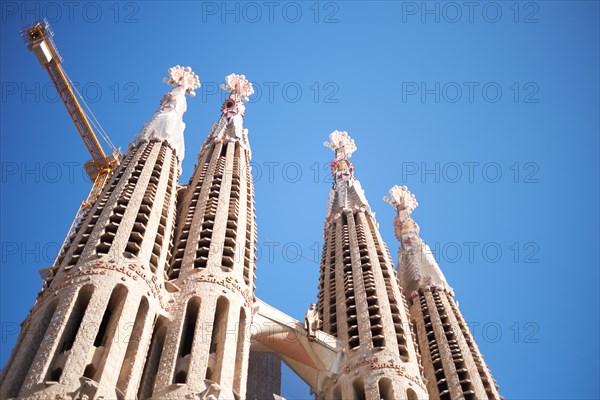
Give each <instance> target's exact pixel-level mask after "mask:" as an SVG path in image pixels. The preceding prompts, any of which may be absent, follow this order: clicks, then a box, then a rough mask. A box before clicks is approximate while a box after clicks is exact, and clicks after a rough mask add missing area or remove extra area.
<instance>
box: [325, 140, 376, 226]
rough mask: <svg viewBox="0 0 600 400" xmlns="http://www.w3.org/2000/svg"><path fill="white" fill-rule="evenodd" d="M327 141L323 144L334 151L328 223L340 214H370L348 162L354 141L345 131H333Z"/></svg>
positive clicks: (354, 147)
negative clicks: (359, 212)
mask: <svg viewBox="0 0 600 400" xmlns="http://www.w3.org/2000/svg"><path fill="white" fill-rule="evenodd" d="M329 140H330V141H329V142H325V143H323V144H324V145H325V147H328V148H330V149H331V150H333V151H335V159H333V160H332V161H331V162H330V167H331V174H332V175H333V181H334V184H333V188H332V189H331V191H330V193H329V204H328V212H327V219H328V221H330V220H331V219H332V218H333V219H337V218H338V217H339V216H340V215H341V212H356V211H359V210H362V211H365V212H368V213H371V207H370V206H369V202H368V201H367V198H366V197H365V191H364V190H363V188H362V186H361V185H360V182H359V181H358V179H356V178H355V177H354V165H352V163H351V162H350V160H348V158H349V157H350V156H351V155H352V153H354V152H355V151H356V144H355V143H354V140H353V139H352V138H351V137H350V135H348V132H345V131H333V132H332V133H331V134H329Z"/></svg>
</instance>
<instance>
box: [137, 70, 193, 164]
mask: <svg viewBox="0 0 600 400" xmlns="http://www.w3.org/2000/svg"><path fill="white" fill-rule="evenodd" d="M163 80H164V82H165V83H167V84H169V85H171V86H173V89H171V91H169V92H167V93H166V94H165V95H164V96H163V98H162V99H161V101H160V107H159V108H158V110H156V112H155V113H154V115H152V117H151V118H150V119H149V120H148V121H147V122H146V123H145V124H144V127H143V128H142V129H141V130H140V132H139V133H138V134H137V136H136V137H135V138H134V139H133V142H132V143H131V147H139V145H140V144H141V143H145V142H151V141H160V142H162V141H166V142H168V143H169V145H170V146H171V147H172V148H173V149H175V154H176V155H177V157H178V158H179V163H180V165H181V161H182V160H183V157H184V155H185V145H184V140H183V131H184V130H185V122H183V114H184V113H185V111H186V110H187V101H186V99H185V95H186V94H188V95H190V96H195V95H196V92H194V90H196V89H198V88H199V87H200V80H199V78H198V75H195V74H194V72H193V71H192V69H191V68H190V67H185V68H184V67H181V66H179V65H177V66H175V67H173V68H169V78H164V79H163Z"/></svg>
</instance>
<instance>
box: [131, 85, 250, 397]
mask: <svg viewBox="0 0 600 400" xmlns="http://www.w3.org/2000/svg"><path fill="white" fill-rule="evenodd" d="M226 81H227V84H226V85H224V88H225V89H226V90H229V91H230V95H229V98H228V99H227V100H226V101H225V103H224V104H223V107H222V109H221V116H220V118H219V120H218V122H217V123H215V124H214V125H213V127H212V130H211V131H210V133H209V135H208V137H207V139H206V140H205V142H204V144H203V145H202V148H201V150H200V153H199V154H198V163H197V164H196V167H195V169H194V172H193V173H192V176H191V177H190V181H189V183H188V185H187V186H186V187H183V188H182V189H181V191H180V193H179V195H178V200H179V204H178V207H177V209H178V219H177V221H178V222H177V226H176V229H175V240H174V241H173V247H172V257H171V259H170V263H169V268H168V270H167V277H168V280H169V284H170V285H172V287H173V290H174V291H176V296H175V300H174V304H173V308H172V310H171V317H172V320H171V322H170V324H169V328H168V331H167V333H166V336H164V337H163V338H162V342H156V345H155V346H153V347H152V348H153V349H156V354H157V355H156V357H153V360H155V364H153V366H152V368H150V367H149V368H148V371H153V374H148V377H149V378H148V379H145V380H143V381H142V384H143V388H142V389H141V391H140V395H139V396H138V397H139V398H144V399H145V398H149V397H152V398H157V399H160V398H168V399H189V398H201V399H208V398H215V399H216V398H220V399H234V398H237V399H239V398H242V399H243V398H246V396H245V391H246V379H247V371H248V356H249V351H250V336H249V334H250V332H251V330H250V329H249V327H250V323H251V321H252V307H253V304H254V271H255V269H256V267H255V263H254V262H255V250H256V249H255V247H256V246H255V243H256V223H255V216H254V185H253V182H252V174H251V170H250V145H249V142H248V130H247V129H244V127H243V116H244V111H245V107H244V103H243V102H244V101H246V100H247V99H248V96H250V95H251V94H252V92H253V90H252V84H251V83H249V82H248V81H247V80H246V78H245V77H244V76H243V75H235V74H232V75H229V76H228V77H227V78H226ZM151 351H152V350H151ZM158 360H160V361H158ZM159 366H160V367H159Z"/></svg>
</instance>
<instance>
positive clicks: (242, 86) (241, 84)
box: [221, 74, 254, 101]
mask: <svg viewBox="0 0 600 400" xmlns="http://www.w3.org/2000/svg"><path fill="white" fill-rule="evenodd" d="M221 89H223V90H226V91H228V92H231V94H232V95H234V94H235V95H237V96H239V97H240V100H243V101H248V100H249V99H250V96H252V95H253V94H254V88H253V87H252V83H250V82H249V81H248V79H246V76H245V75H237V74H229V75H227V76H226V77H225V83H222V84H221Z"/></svg>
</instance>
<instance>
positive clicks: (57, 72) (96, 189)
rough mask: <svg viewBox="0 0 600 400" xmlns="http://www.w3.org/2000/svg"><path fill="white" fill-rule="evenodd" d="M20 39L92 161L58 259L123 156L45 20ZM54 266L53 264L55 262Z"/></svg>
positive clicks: (28, 30) (27, 29)
mask: <svg viewBox="0 0 600 400" xmlns="http://www.w3.org/2000/svg"><path fill="white" fill-rule="evenodd" d="M21 36H23V39H24V40H25V43H26V45H27V48H28V49H29V50H31V51H33V53H34V54H35V55H36V57H37V59H38V61H39V62H40V64H42V67H44V69H45V70H46V71H47V72H48V75H50V79H51V80H52V83H54V86H55V87H56V90H57V92H58V94H59V96H60V98H61V100H62V102H63V103H64V105H65V107H66V108H67V111H68V112H69V115H70V116H71V119H72V120H73V122H74V123H75V127H76V128H77V130H78V131H79V135H80V136H81V138H82V139H83V142H84V143H85V146H86V147H87V149H88V151H89V152H90V155H91V156H92V159H91V160H90V161H88V162H86V163H85V165H84V168H85V171H86V172H87V174H88V176H89V177H90V179H91V181H92V182H94V185H93V186H92V189H91V191H90V193H89V195H88V197H87V199H86V200H85V201H83V202H82V203H81V206H80V207H79V210H78V212H77V215H76V216H75V219H74V220H73V223H72V224H71V228H70V229H69V233H68V234H67V237H66V239H65V241H64V242H63V244H62V246H61V249H60V251H59V253H58V256H57V259H58V258H59V257H60V256H61V255H62V253H63V252H64V249H65V246H66V245H67V244H68V243H69V241H70V240H71V239H72V236H73V234H74V232H75V230H76V228H77V226H78V225H79V223H80V222H81V220H82V218H83V217H84V216H85V215H86V212H87V211H88V210H89V209H90V208H91V207H92V206H93V204H94V203H95V201H96V200H97V199H98V197H99V196H100V193H101V192H102V189H103V188H104V187H105V186H106V184H107V183H108V180H109V179H110V177H111V176H112V174H113V172H114V171H115V169H116V168H117V166H118V165H119V163H120V161H121V158H122V156H121V152H120V151H119V150H118V149H117V148H115V146H114V145H113V144H112V143H111V141H110V139H109V138H108V135H106V132H104V130H103V129H102V127H101V126H100V124H99V123H98V121H97V120H96V118H95V116H94V114H93V113H92V112H91V110H89V107H87V104H85V100H84V99H83V98H82V97H81V95H79V92H78V91H77V88H76V87H75V85H73V82H72V81H71V80H70V79H69V77H68V76H67V74H66V73H65V71H64V70H63V68H62V66H61V62H62V57H61V56H60V53H59V52H58V50H57V48H56V46H55V45H54V41H53V40H52V37H53V36H54V33H53V32H52V30H51V29H50V25H49V24H48V21H47V20H45V19H44V20H42V21H40V22H37V23H36V24H34V25H32V26H30V27H28V28H25V29H23V30H22V31H21ZM76 94H77V95H79V97H80V98H81V101H82V102H83V104H84V105H86V108H87V109H88V111H89V112H90V115H91V116H92V117H93V120H94V121H95V123H94V122H91V121H90V119H88V117H87V115H86V113H85V111H84V110H83V108H82V107H81V104H80V103H79V101H78V100H77V96H76ZM92 124H94V126H96V128H97V131H98V133H99V134H100V135H101V136H102V138H103V139H104V140H105V141H106V142H107V144H108V145H109V147H110V149H111V151H112V154H109V155H107V154H106V153H105V152H104V150H103V149H102V146H101V145H100V142H99V141H98V137H97V136H96V133H95V132H94V129H93V128H92ZM54 264H56V260H55V262H54Z"/></svg>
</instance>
